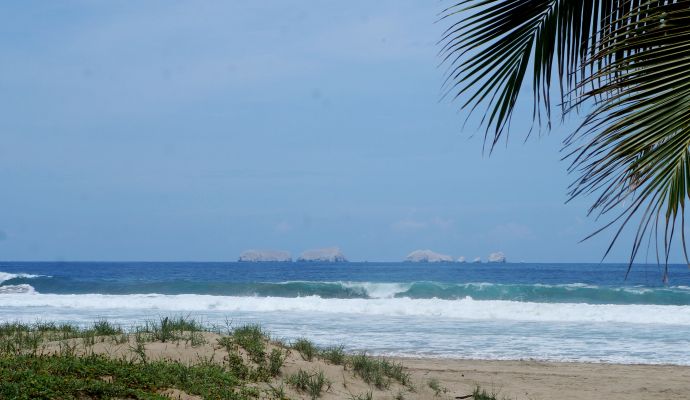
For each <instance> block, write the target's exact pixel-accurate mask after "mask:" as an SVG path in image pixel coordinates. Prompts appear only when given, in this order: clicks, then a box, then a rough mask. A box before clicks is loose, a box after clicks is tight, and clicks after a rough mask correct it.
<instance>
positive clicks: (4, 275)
mask: <svg viewBox="0 0 690 400" xmlns="http://www.w3.org/2000/svg"><path fill="white" fill-rule="evenodd" d="M41 276H45V275H33V274H23V273H19V274H12V273H9V272H2V271H0V283H3V282H5V281H9V280H10V279H15V278H38V277H41Z"/></svg>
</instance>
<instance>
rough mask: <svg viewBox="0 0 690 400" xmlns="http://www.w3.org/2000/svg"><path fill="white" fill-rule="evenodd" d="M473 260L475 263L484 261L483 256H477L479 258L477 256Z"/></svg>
mask: <svg viewBox="0 0 690 400" xmlns="http://www.w3.org/2000/svg"><path fill="white" fill-rule="evenodd" d="M472 262H473V263H475V264H479V263H481V262H482V258H481V257H477V258H475V259H474V260H472Z"/></svg>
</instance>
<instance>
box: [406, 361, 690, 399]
mask: <svg viewBox="0 0 690 400" xmlns="http://www.w3.org/2000/svg"><path fill="white" fill-rule="evenodd" d="M398 360H399V361H401V362H402V363H403V364H404V365H405V366H406V367H407V368H408V369H409V371H410V372H411V373H412V375H413V376H414V377H415V378H416V379H418V380H423V379H424V378H426V377H435V378H437V379H438V380H439V381H440V382H441V384H442V385H443V386H445V387H447V388H448V389H449V393H448V394H451V395H452V396H450V398H454V397H455V396H461V395H463V394H467V393H469V392H471V390H472V388H473V387H475V386H476V385H480V386H481V387H483V388H486V389H487V390H492V389H493V390H495V391H497V392H499V396H498V398H501V397H504V396H505V397H506V398H509V399H519V400H522V399H535V400H547V399H568V400H570V399H573V400H580V399H582V400H585V399H587V400H592V399H606V400H618V399H620V400H623V399H625V400H638V399H639V400H642V399H646V400H649V399H655V400H660V399H664V400H666V399H669V400H670V399H684V400H687V399H690V367H682V366H675V365H622V364H594V363H562V362H537V361H484V360H443V359H398Z"/></svg>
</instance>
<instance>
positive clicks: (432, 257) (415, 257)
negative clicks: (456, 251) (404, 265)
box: [405, 250, 453, 263]
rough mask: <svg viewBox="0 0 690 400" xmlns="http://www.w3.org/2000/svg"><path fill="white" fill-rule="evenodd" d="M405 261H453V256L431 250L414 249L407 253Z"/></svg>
mask: <svg viewBox="0 0 690 400" xmlns="http://www.w3.org/2000/svg"><path fill="white" fill-rule="evenodd" d="M405 261H407V262H420V263H435V262H453V257H451V256H448V255H445V254H441V253H437V252H435V251H431V250H415V251H413V252H412V253H410V254H408V255H407V258H405Z"/></svg>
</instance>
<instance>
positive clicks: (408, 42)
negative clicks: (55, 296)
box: [0, 0, 628, 262]
mask: <svg viewBox="0 0 690 400" xmlns="http://www.w3.org/2000/svg"><path fill="white" fill-rule="evenodd" d="M444 5H445V4H444V3H442V2H441V3H439V2H419V1H377V2H371V1H352V2H348V3H347V4H345V3H342V2H331V1H323V2H313V1H311V2H307V1H294V0H291V1H281V2H272V3H271V2H269V3H267V2H254V1H231V2H225V1H217V2H214V1H203V2H191V1H189V2H172V1H149V2H134V1H131V2H92V1H88V2H86V1H84V2H69V1H65V2H39V1H22V2H4V3H2V4H1V5H0V31H1V34H0V50H1V51H0V110H2V111H0V113H2V114H1V116H2V117H1V118H0V184H1V185H2V191H1V196H0V259H5V260H234V259H236V258H237V256H238V255H239V253H240V252H241V251H242V250H244V249H248V248H275V249H283V250H289V251H291V252H292V253H293V254H298V253H299V252H301V251H302V250H304V249H307V248H314V247H323V246H340V247H341V248H342V250H343V251H344V253H345V254H346V255H347V256H348V257H349V258H350V259H353V260H399V259H402V258H403V257H404V256H405V255H406V254H407V253H409V252H410V251H412V250H415V249H419V248H430V249H433V250H436V251H439V252H443V253H448V254H451V255H454V256H456V257H457V256H460V255H464V256H466V257H468V258H469V257H475V256H482V257H483V258H485V257H486V255H487V254H488V253H489V252H492V251H496V250H502V251H503V252H505V253H506V255H507V256H508V257H509V259H510V260H513V261H520V260H526V261H539V262H542V261H543V262H549V261H563V262H578V261H583V262H584V261H594V262H596V261H598V260H599V259H600V257H601V255H602V253H603V250H604V249H605V247H606V245H607V244H608V239H609V236H600V237H597V238H595V239H593V240H590V241H588V242H586V243H584V244H578V241H579V239H581V238H583V237H584V236H585V235H587V234H588V233H589V232H591V231H592V230H594V229H595V228H596V227H597V226H599V225H598V224H597V223H595V221H593V220H592V219H588V218H586V207H587V205H588V200H585V201H576V202H574V203H571V204H567V205H565V204H564V201H565V200H566V198H567V197H566V189H567V186H568V184H569V183H570V181H571V180H572V178H573V177H572V176H568V175H567V173H566V167H567V163H566V162H562V161H559V160H560V158H561V157H562V153H560V152H559V150H560V148H561V141H562V139H563V138H564V137H565V135H566V134H567V133H568V132H569V130H570V128H571V127H567V126H566V127H558V126H557V127H556V128H555V129H554V130H553V132H551V133H550V134H549V135H544V136H541V137H537V136H533V137H531V138H530V139H529V140H527V142H526V143H523V141H524V138H525V134H526V132H527V130H528V129H529V126H530V120H529V119H525V118H524V117H523V116H524V115H529V113H520V114H519V115H518V116H517V117H516V119H515V120H514V123H513V131H512V133H511V141H510V143H509V144H508V146H507V147H506V146H505V145H503V144H502V145H500V146H499V148H498V149H497V150H496V151H495V152H494V153H493V154H492V155H491V156H490V157H489V156H488V155H487V154H486V153H482V132H481V131H479V130H478V129H477V127H476V125H472V124H470V125H468V126H465V127H464V128H463V121H464V119H465V114H463V113H459V112H458V111H457V104H451V103H449V102H447V101H439V98H440V93H441V90H440V88H441V84H442V81H443V80H442V78H443V68H439V67H438V66H437V64H438V62H439V58H438V56H437V51H438V45H437V44H436V41H437V40H438V39H439V38H440V35H441V32H442V30H443V27H444V25H443V23H441V24H438V23H435V21H436V19H437V13H438V12H439V11H440V10H441V9H442V7H443V6H444ZM522 101H523V102H524V103H525V105H529V104H530V102H531V99H530V98H529V95H528V96H525V97H523V98H522ZM627 250H628V247H627V246H620V247H617V248H616V249H615V250H614V251H613V253H612V255H611V257H610V258H609V260H610V261H624V260H626V257H627Z"/></svg>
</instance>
